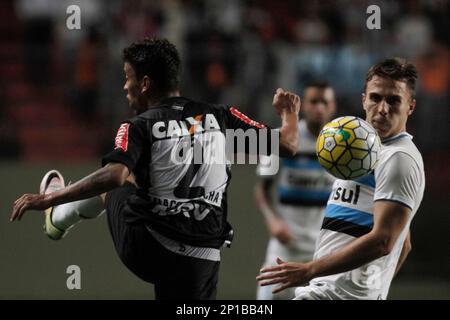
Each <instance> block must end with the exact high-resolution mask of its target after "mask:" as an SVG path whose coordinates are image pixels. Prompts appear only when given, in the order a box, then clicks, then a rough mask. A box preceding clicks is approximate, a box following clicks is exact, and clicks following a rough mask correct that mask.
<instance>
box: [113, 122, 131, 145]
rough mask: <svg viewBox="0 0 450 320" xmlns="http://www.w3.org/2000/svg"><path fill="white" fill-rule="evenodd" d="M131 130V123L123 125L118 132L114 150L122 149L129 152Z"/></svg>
mask: <svg viewBox="0 0 450 320" xmlns="http://www.w3.org/2000/svg"><path fill="white" fill-rule="evenodd" d="M129 128H130V124H129V123H122V125H121V126H120V128H119V130H117V135H116V140H115V148H114V149H122V150H123V151H125V152H126V151H127V150H128V129H129Z"/></svg>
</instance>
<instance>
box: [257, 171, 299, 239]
mask: <svg viewBox="0 0 450 320" xmlns="http://www.w3.org/2000/svg"><path fill="white" fill-rule="evenodd" d="M272 184H273V179H269V178H266V179H261V181H258V182H257V184H256V186H255V203H256V206H257V207H258V208H259V210H260V211H261V213H262V214H263V216H264V220H265V222H266V226H267V230H268V231H269V234H270V235H271V236H272V237H275V238H276V239H278V241H280V242H281V243H282V244H285V245H287V244H289V243H290V242H291V241H292V239H293V235H292V232H291V230H290V229H289V226H288V224H287V223H286V222H285V221H283V219H281V218H280V216H279V215H277V214H276V211H275V209H274V207H273V204H272V201H271V196H270V188H271V186H272Z"/></svg>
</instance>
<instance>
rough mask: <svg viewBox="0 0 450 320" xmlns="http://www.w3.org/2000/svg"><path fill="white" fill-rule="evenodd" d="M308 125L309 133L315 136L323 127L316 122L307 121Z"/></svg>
mask: <svg viewBox="0 0 450 320" xmlns="http://www.w3.org/2000/svg"><path fill="white" fill-rule="evenodd" d="M306 127H307V128H308V131H309V133H311V134H312V135H313V136H315V137H316V136H318V135H319V133H320V129H322V126H321V125H316V124H314V123H306Z"/></svg>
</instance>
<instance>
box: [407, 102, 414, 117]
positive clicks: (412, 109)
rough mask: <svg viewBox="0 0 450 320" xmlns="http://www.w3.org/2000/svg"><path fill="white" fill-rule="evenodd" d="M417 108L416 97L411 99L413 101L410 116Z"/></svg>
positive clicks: (410, 106) (410, 105) (410, 104)
mask: <svg viewBox="0 0 450 320" xmlns="http://www.w3.org/2000/svg"><path fill="white" fill-rule="evenodd" d="M415 109H416V99H411V102H410V103H409V110H408V116H410V115H412V113H413V112H414V110H415Z"/></svg>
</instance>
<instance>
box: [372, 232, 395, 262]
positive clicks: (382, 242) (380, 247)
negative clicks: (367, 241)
mask: <svg viewBox="0 0 450 320" xmlns="http://www.w3.org/2000/svg"><path fill="white" fill-rule="evenodd" d="M394 245H395V241H394V239H392V237H391V236H389V235H383V236H378V237H377V238H376V242H375V247H376V252H377V256H379V257H384V256H387V255H388V254H390V253H391V252H392V250H393V249H394Z"/></svg>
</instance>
